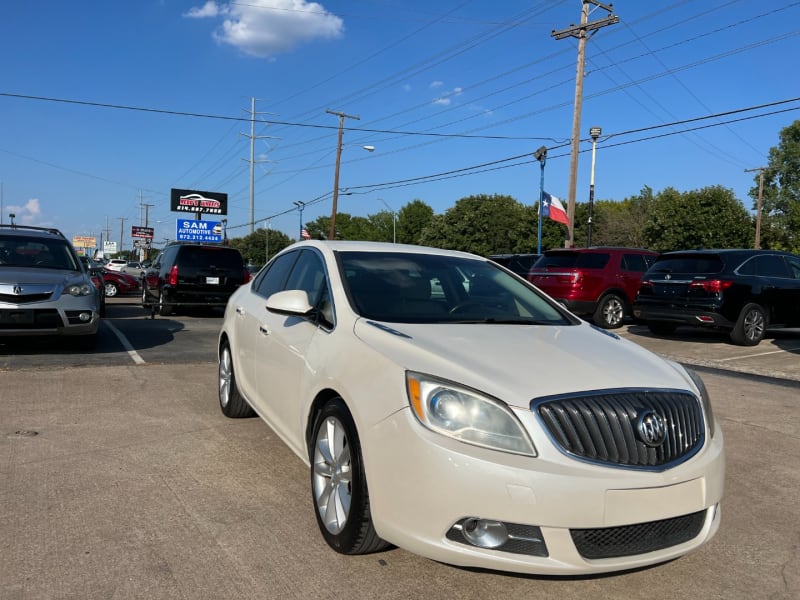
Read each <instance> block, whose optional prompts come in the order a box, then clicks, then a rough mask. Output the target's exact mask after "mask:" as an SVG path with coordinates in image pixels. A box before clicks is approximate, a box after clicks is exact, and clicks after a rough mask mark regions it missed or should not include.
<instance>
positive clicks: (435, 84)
mask: <svg viewBox="0 0 800 600" xmlns="http://www.w3.org/2000/svg"><path fill="white" fill-rule="evenodd" d="M443 85H444V81H431V84H430V86H429V87H430V88H431V89H432V90H434V89H436V88H440V87H442V86H443Z"/></svg>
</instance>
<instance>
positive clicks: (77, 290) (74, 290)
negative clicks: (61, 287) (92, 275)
mask: <svg viewBox="0 0 800 600" xmlns="http://www.w3.org/2000/svg"><path fill="white" fill-rule="evenodd" d="M94 290H95V287H94V286H93V285H89V284H88V283H82V284H79V285H70V286H68V287H67V293H68V294H70V295H71V296H91V295H92V294H94Z"/></svg>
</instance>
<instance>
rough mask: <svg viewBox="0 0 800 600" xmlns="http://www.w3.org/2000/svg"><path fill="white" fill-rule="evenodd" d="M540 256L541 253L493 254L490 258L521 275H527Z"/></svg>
mask: <svg viewBox="0 0 800 600" xmlns="http://www.w3.org/2000/svg"><path fill="white" fill-rule="evenodd" d="M540 256H541V254H492V255H491V256H489V259H490V260H493V261H494V262H496V263H497V264H498V265H502V266H504V267H505V268H506V269H508V270H509V271H512V272H514V273H516V274H517V275H519V276H520V277H527V276H528V271H530V270H531V267H532V266H533V265H534V263H536V261H537V260H538V259H539V257H540Z"/></svg>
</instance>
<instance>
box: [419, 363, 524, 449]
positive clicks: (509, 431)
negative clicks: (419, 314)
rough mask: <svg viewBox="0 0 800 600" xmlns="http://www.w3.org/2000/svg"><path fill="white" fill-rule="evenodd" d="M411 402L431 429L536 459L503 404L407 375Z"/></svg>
mask: <svg viewBox="0 0 800 600" xmlns="http://www.w3.org/2000/svg"><path fill="white" fill-rule="evenodd" d="M406 389H407V392H408V401H409V404H410V405H411V409H412V412H413V413H414V415H415V416H416V417H417V420H418V421H419V422H420V423H422V425H424V426H425V427H427V428H428V429H430V430H432V431H435V432H437V433H440V434H442V435H446V436H449V437H452V438H455V439H457V440H459V441H462V442H466V443H468V444H473V445H475V446H482V447H484V448H491V449H493V450H501V451H503V452H513V453H514V454H523V455H525V456H536V448H534V446H533V442H532V441H531V439H530V437H529V436H528V433H527V432H526V431H525V429H524V428H523V427H522V423H520V422H519V420H518V419H517V418H516V416H514V414H513V413H512V412H511V409H509V408H508V406H506V405H505V404H503V403H502V402H499V401H498V400H495V399H494V398H490V397H488V396H485V395H482V394H481V393H480V392H476V391H475V390H471V389H469V388H466V387H462V386H459V385H456V384H454V383H451V382H449V381H445V380H442V379H437V378H435V377H431V376H429V375H422V374H420V373H412V372H408V373H406Z"/></svg>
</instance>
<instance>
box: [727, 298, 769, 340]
mask: <svg viewBox="0 0 800 600" xmlns="http://www.w3.org/2000/svg"><path fill="white" fill-rule="evenodd" d="M766 330H767V314H766V312H765V311H764V309H763V307H761V306H760V305H758V304H753V303H750V304H746V305H745V306H744V308H742V312H740V313H739V318H738V319H737V320H736V325H734V326H733V329H732V330H731V341H732V342H733V343H734V344H736V345H737V346H757V345H758V344H759V342H761V340H763V339H764V333H766Z"/></svg>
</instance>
